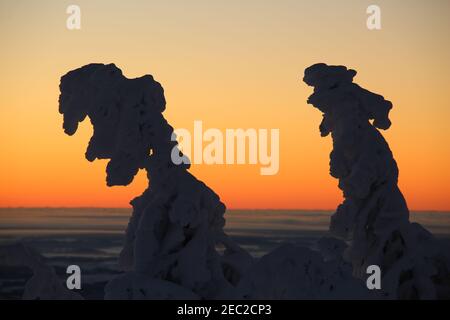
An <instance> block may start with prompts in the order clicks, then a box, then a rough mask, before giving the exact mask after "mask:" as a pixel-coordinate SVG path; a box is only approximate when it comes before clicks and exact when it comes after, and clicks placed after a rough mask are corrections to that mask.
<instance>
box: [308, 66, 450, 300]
mask: <svg viewBox="0 0 450 320" xmlns="http://www.w3.org/2000/svg"><path fill="white" fill-rule="evenodd" d="M355 75H356V71H354V70H351V69H347V68H346V67H344V66H328V65H326V64H323V63H320V64H315V65H313V66H311V67H309V68H307V69H306V70H305V76H304V81H305V82H306V83H307V84H308V85H310V86H313V87H314V93H313V94H312V95H311V96H310V97H309V99H308V103H309V104H312V105H313V106H314V107H316V108H318V109H319V110H320V111H322V112H323V120H322V123H321V124H320V133H321V135H322V136H327V135H329V134H330V133H331V136H332V139H333V151H332V152H331V154H330V174H331V175H332V176H333V177H335V178H337V179H339V188H340V189H341V190H342V191H343V195H344V198H345V200H344V202H343V203H342V204H341V205H339V207H338V208H337V210H336V213H335V214H334V215H333V216H332V219H331V225H330V231H331V233H332V234H333V235H334V236H336V237H339V238H341V239H344V240H346V241H347V242H348V244H349V247H348V248H347V249H346V250H345V252H344V257H345V259H346V260H347V261H350V262H351V263H352V265H353V273H354V275H355V276H356V277H360V278H363V277H365V276H367V275H366V268H367V266H369V265H378V266H379V267H380V268H381V272H382V292H383V294H384V295H385V296H387V297H389V298H405V299H410V298H412V299H414V298H449V297H450V273H449V271H450V258H449V254H450V250H449V249H448V248H444V247H443V245H442V244H441V243H439V241H438V240H436V239H434V238H433V236H432V235H431V234H430V233H429V232H428V231H427V230H425V229H424V228H423V227H422V226H420V225H419V224H417V223H410V222H409V210H408V207H407V205H406V201H405V199H404V197H403V195H402V193H401V192H400V190H399V188H398V185H397V180H398V168H397V163H396V162H395V160H394V158H393V155H392V152H391V150H390V149H389V146H388V144H387V142H386V141H385V139H384V138H383V136H382V135H381V133H380V132H379V131H378V129H383V130H386V129H388V128H389V127H390V125H391V122H390V120H389V116H388V115H389V111H390V109H391V108H392V104H391V102H389V101H387V100H385V99H384V98H383V97H382V96H380V95H378V94H374V93H372V92H370V91H367V90H365V89H363V88H361V87H360V86H358V85H357V84H355V83H353V77H354V76H355Z"/></svg>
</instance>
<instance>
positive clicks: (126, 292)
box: [59, 64, 251, 299]
mask: <svg viewBox="0 0 450 320" xmlns="http://www.w3.org/2000/svg"><path fill="white" fill-rule="evenodd" d="M60 91H61V95H60V98H59V111H60V113H62V114H63V115H64V124H63V127H64V131H65V132H66V133H67V134H69V135H72V134H74V133H75V131H76V130H77V127H78V123H79V122H81V121H83V120H84V119H85V118H86V117H89V119H90V121H91V123H92V125H93V128H94V133H93V136H92V138H91V140H90V142H89V145H88V147H87V151H86V158H87V159H88V160H89V161H93V160H95V159H109V162H108V165H107V167H106V173H107V176H106V182H107V185H108V186H114V185H128V184H129V183H130V182H131V181H132V180H133V178H134V176H135V175H136V174H137V172H138V170H139V169H145V170H146V171H147V176H148V179H149V187H148V188H147V190H145V191H144V193H143V194H142V195H141V196H139V197H137V198H135V199H134V200H132V201H131V204H132V206H133V213H132V216H131V218H130V221H129V224H128V228H127V231H126V241H125V245H124V248H123V250H122V252H121V255H120V265H121V267H122V268H123V270H125V271H127V272H126V273H124V274H123V275H121V276H118V277H117V278H115V279H113V280H112V281H111V282H109V283H108V285H107V286H106V289H105V291H106V296H105V297H106V298H112V299H115V298H117V299H152V298H159V299H168V298H178V299H189V298H192V299H196V298H218V297H221V296H224V295H226V294H227V293H229V292H232V289H233V287H234V285H235V284H237V282H238V281H239V279H240V278H241V276H242V274H243V272H244V271H245V270H246V268H247V266H248V265H249V264H250V263H251V257H250V256H249V255H248V254H247V253H246V252H245V251H243V250H242V249H240V247H239V246H237V245H236V244H235V243H233V242H232V241H231V240H230V239H229V238H228V237H227V236H226V235H225V233H224V232H223V227H224V223H225V220H224V218H223V214H224V212H225V206H224V204H223V203H222V202H221V201H220V199H219V197H218V196H217V195H216V194H215V193H214V192H213V191H212V190H211V189H209V188H208V187H207V186H206V185H205V184H204V183H202V182H201V181H199V180H197V179H196V178H195V177H193V176H192V175H191V174H190V173H189V172H188V171H187V169H188V166H187V165H175V164H173V162H172V161H171V152H172V149H173V148H174V147H176V142H174V141H172V140H171V136H172V134H173V128H172V127H171V126H170V125H169V124H168V123H167V121H166V120H165V119H164V117H163V115H162V112H163V111H164V109H165V106H166V102H165V98H164V92H163V88H162V87H161V85H160V84H159V83H158V82H156V81H155V80H154V79H153V77H152V76H150V75H145V76H143V77H140V78H136V79H127V78H126V77H125V76H124V75H123V74H122V72H121V70H120V69H119V68H117V67H116V66H115V65H114V64H108V65H104V64H89V65H86V66H84V67H82V68H79V69H76V70H73V71H70V72H69V73H67V74H66V75H64V76H63V77H62V78H61V84H60ZM180 154H181V153H180ZM218 245H222V246H223V247H224V251H223V253H222V252H219V251H218V250H216V247H217V246H218Z"/></svg>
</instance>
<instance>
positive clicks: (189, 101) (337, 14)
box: [0, 0, 450, 210]
mask: <svg viewBox="0 0 450 320" xmlns="http://www.w3.org/2000/svg"><path fill="white" fill-rule="evenodd" d="M69 4H77V5H79V6H80V8H81V13H82V19H81V30H73V31H70V30H68V29H67V28H66V18H67V16H68V15H67V14H66V8H67V6H68V5H69ZM370 4H377V5H379V6H380V7H381V13H382V29H381V30H379V31H369V30H368V29H367V28H366V18H367V14H366V8H367V6H368V5H370ZM449 17H450V2H449V1H444V0H434V1H408V2H403V1H350V0H349V1H339V2H338V1H331V0H329V1H324V0H319V1H298V0H295V1H294V0H292V1H288V0H282V1H262V0H261V1H256V0H251V1H236V0H232V1H198V0H194V1H189V2H187V1H101V0H96V1H75V2H74V1H53V0H43V1H39V2H38V1H21V0H19V1H4V0H0V34H1V37H0V41H1V43H0V47H1V48H2V49H1V51H0V67H1V70H2V77H1V78H0V142H1V157H0V181H1V184H0V207H17V206H31V207H33V206H51V207H61V206H63V207H80V206H81V207H91V206H94V207H127V206H128V202H129V201H130V200H131V199H132V198H133V197H134V196H138V195H139V194H140V193H141V192H142V191H143V190H144V189H145V187H146V184H147V182H146V177H145V173H144V172H140V173H139V175H138V176H137V177H136V179H135V181H134V182H133V183H132V184H131V185H130V186H127V187H113V188H108V187H106V184H105V165H106V161H95V162H94V163H90V162H88V161H87V160H86V159H85V158H84V153H85V150H86V146H87V143H88V141H89V138H90V136H91V133H92V128H91V125H90V123H89V121H88V120H85V122H84V123H82V124H81V125H80V128H79V131H78V132H77V133H76V134H75V136H72V137H69V136H66V135H65V134H64V132H63V130H62V116H61V115H60V114H59V113H58V95H59V87H58V86H59V79H60V77H61V76H62V75H63V74H65V73H66V72H68V71H69V70H72V69H74V68H78V67H80V66H82V65H84V64H87V63H91V62H102V63H115V64H116V65H117V66H118V67H119V68H120V69H122V71H123V72H124V74H125V76H127V77H138V76H142V75H144V74H152V75H153V76H154V78H155V79H156V80H157V81H159V82H160V83H161V84H162V86H163V87H164V89H165V96H166V100H167V109H166V111H165V113H164V116H165V117H166V119H167V120H168V121H169V123H170V124H171V125H172V126H173V127H175V128H188V129H191V130H192V128H193V122H194V121H195V120H202V121H203V126H204V128H205V129H207V128H219V129H222V130H225V128H244V129H245V128H268V129H270V128H279V129H280V170H279V173H278V174H277V175H274V176H261V175H260V174H259V165H214V166H210V165H193V166H192V168H191V172H192V173H193V174H194V175H195V176H197V177H198V178H199V179H201V180H203V181H204V182H205V183H206V184H207V185H209V186H210V187H211V188H212V189H213V190H214V191H215V192H216V193H218V194H219V195H220V197H221V199H222V200H223V201H224V202H225V204H226V205H227V207H229V208H300V209H332V208H335V207H336V205H337V204H338V203H339V202H340V201H341V192H340V190H339V189H338V188H337V180H335V179H333V178H332V177H330V176H329V173H328V172H329V167H328V161H329V153H330V151H331V149H332V146H331V138H330V137H327V138H321V137H320V134H319V130H318V126H319V123H320V121H321V114H320V112H319V111H318V110H316V109H314V108H313V107H312V106H310V105H307V104H306V99H307V97H308V96H309V95H310V93H311V88H310V87H307V86H306V85H305V84H304V83H303V82H302V81H301V79H302V77H303V70H304V69H305V68H306V67H308V66H309V65H311V64H314V63H317V62H325V63H327V64H343V65H346V66H348V67H350V68H353V69H355V70H357V71H358V74H357V76H356V77H355V82H356V83H358V84H359V85H361V86H362V87H364V88H366V89H368V90H370V91H372V92H375V93H379V94H382V95H383V96H384V97H385V98H386V99H388V100H390V101H392V103H393V104H394V108H393V110H392V111H391V120H392V123H393V125H392V127H391V128H390V129H389V130H388V131H386V132H383V135H384V136H385V138H386V139H387V141H388V143H389V145H390V147H391V149H392V151H393V153H394V157H395V159H396V160H397V163H398V165H399V168H400V177H399V185H400V188H401V190H402V192H403V193H404V195H405V197H406V200H407V202H408V205H409V207H410V209H413V210H450V168H449V164H450V143H449V142H450V132H449V125H448V121H449V119H450V92H449V88H450V61H449V57H450V37H449V34H448V32H449V30H450V19H449Z"/></svg>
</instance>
